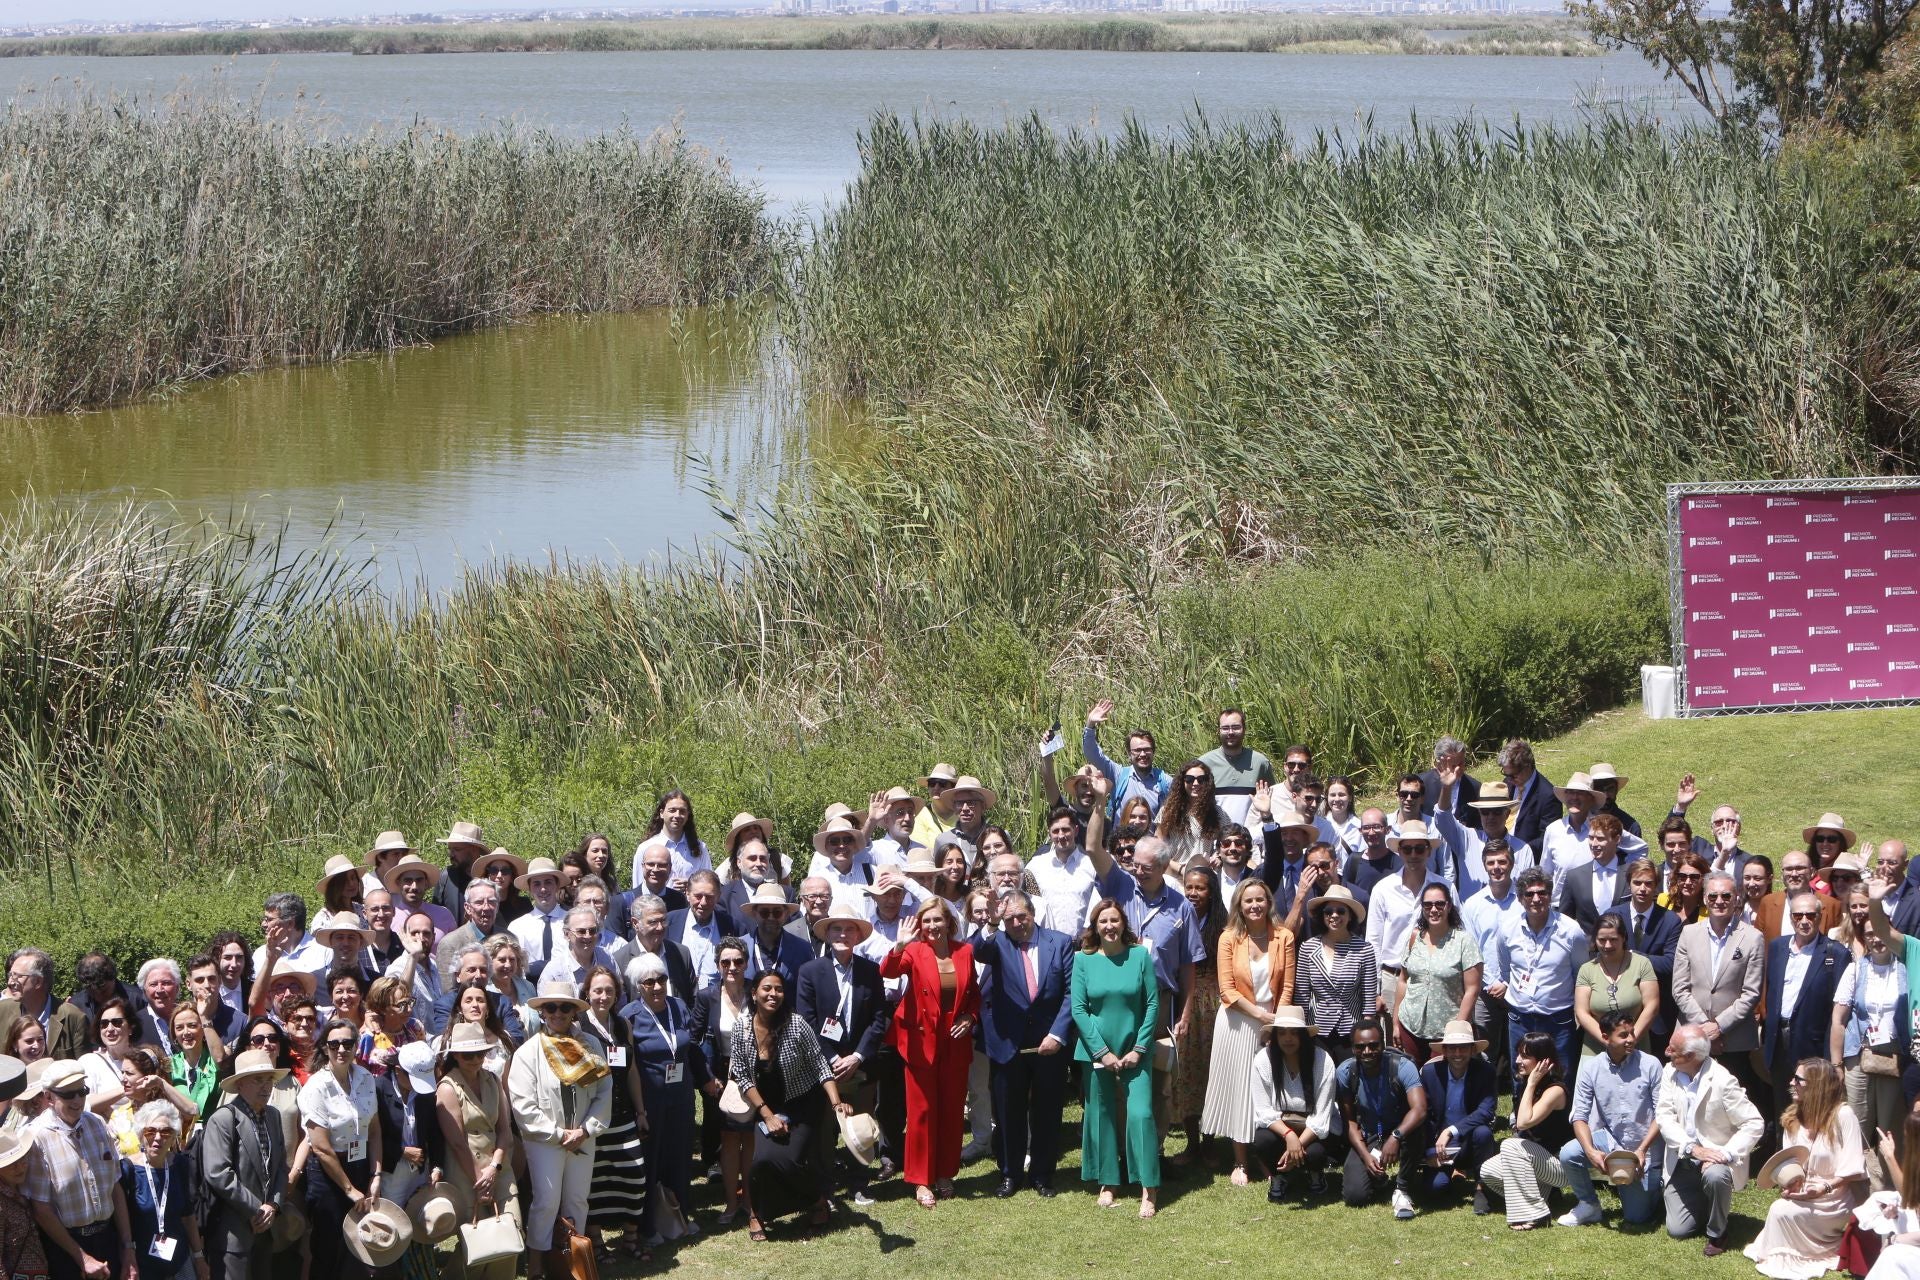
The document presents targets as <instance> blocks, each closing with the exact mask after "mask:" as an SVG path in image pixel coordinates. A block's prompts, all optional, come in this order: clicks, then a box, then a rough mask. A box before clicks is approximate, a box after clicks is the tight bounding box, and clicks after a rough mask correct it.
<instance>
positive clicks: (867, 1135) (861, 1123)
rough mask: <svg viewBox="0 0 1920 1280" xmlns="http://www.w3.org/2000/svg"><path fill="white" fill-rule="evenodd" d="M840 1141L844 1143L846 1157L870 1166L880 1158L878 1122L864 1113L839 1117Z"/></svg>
mask: <svg viewBox="0 0 1920 1280" xmlns="http://www.w3.org/2000/svg"><path fill="white" fill-rule="evenodd" d="M840 1140H841V1141H842V1142H844V1143H846V1146H847V1154H848V1155H850V1156H852V1157H853V1158H854V1159H855V1160H858V1161H859V1162H860V1163H861V1164H864V1165H871V1164H872V1163H873V1162H874V1161H875V1160H876V1159H878V1158H879V1156H880V1122H879V1121H878V1120H875V1119H874V1118H873V1117H872V1116H870V1115H868V1114H867V1113H866V1112H864V1111H862V1112H859V1113H857V1114H855V1115H850V1116H841V1117H840Z"/></svg>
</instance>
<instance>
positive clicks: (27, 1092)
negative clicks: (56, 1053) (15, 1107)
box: [15, 1058, 53, 1102]
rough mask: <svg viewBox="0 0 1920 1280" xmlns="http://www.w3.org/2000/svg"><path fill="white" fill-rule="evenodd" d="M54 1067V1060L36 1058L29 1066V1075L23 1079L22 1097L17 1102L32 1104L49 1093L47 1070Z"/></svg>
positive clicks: (21, 1082)
mask: <svg viewBox="0 0 1920 1280" xmlns="http://www.w3.org/2000/svg"><path fill="white" fill-rule="evenodd" d="M52 1065H53V1059H52V1058H35V1059H34V1060H33V1061H32V1062H29V1063H28V1064H27V1073H26V1075H25V1076H24V1077H22V1078H21V1081H20V1084H21V1088H20V1096H19V1097H18V1098H16V1099H15V1101H17V1102H31V1101H33V1100H34V1099H35V1098H38V1097H39V1096H41V1095H42V1094H44V1093H45V1092H46V1091H47V1086H46V1079H47V1068H48V1067H51V1066H52Z"/></svg>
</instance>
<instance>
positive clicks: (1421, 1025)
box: [1400, 929, 1481, 1040]
mask: <svg viewBox="0 0 1920 1280" xmlns="http://www.w3.org/2000/svg"><path fill="white" fill-rule="evenodd" d="M1480 962H1481V957H1480V945H1479V944H1478V943H1476V942H1475V941H1474V940H1473V935H1472V934H1471V933H1469V932H1467V931H1466V930H1465V929H1450V930H1448V931H1447V940H1446V941H1445V942H1443V943H1441V944H1440V945H1439V946H1437V947H1436V946H1433V945H1432V944H1430V943H1429V942H1428V941H1427V935H1426V931H1425V930H1421V931H1419V932H1416V933H1415V934H1414V936H1413V943H1412V945H1410V946H1409V947H1408V948H1407V958H1406V959H1405V960H1404V961H1402V962H1401V966H1402V968H1404V969H1405V970H1406V975H1407V998H1406V999H1405V1000H1402V1001H1401V1002H1400V1025H1401V1026H1403V1027H1405V1028H1406V1029H1407V1034H1408V1035H1410V1036H1417V1037H1419V1038H1420V1039H1422V1040H1438V1039H1439V1038H1440V1036H1441V1033H1443V1032H1444V1031H1446V1029H1447V1024H1448V1023H1449V1022H1451V1021H1453V1020H1454V1019H1455V1018H1457V1017H1459V1016H1460V997H1461V996H1463V995H1465V994H1466V989H1467V970H1469V969H1471V968H1473V966H1475V965H1477V964H1479V963H1480Z"/></svg>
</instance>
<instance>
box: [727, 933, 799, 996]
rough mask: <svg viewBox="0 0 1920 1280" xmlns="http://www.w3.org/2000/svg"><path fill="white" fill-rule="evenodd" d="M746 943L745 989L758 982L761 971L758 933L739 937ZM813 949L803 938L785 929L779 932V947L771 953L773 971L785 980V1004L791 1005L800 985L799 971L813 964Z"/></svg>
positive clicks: (750, 988)
mask: <svg viewBox="0 0 1920 1280" xmlns="http://www.w3.org/2000/svg"><path fill="white" fill-rule="evenodd" d="M740 936H741V937H742V938H744V939H746V942H747V989H748V990H749V991H751V990H752V989H753V984H754V983H755V982H756V981H758V980H759V977H760V973H761V970H762V965H761V955H760V939H759V937H758V932H757V931H755V932H754V933H743V934H741V935H740ZM813 958H814V957H813V948H812V947H810V946H808V945H807V940H806V939H805V938H801V937H796V936H795V935H793V934H791V933H788V932H787V931H786V930H785V929H782V930H780V942H779V946H778V947H777V948H776V949H775V951H774V952H773V956H772V959H773V965H772V967H773V968H774V969H777V970H779V972H780V976H781V977H783V978H785V979H786V980H787V1003H788V1004H789V1005H791V1004H792V1003H793V997H794V992H795V990H796V989H797V988H798V987H799V985H800V971H801V970H802V969H804V968H806V967H807V966H808V965H810V964H812V963H813Z"/></svg>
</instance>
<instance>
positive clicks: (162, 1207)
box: [140, 1164, 173, 1240]
mask: <svg viewBox="0 0 1920 1280" xmlns="http://www.w3.org/2000/svg"><path fill="white" fill-rule="evenodd" d="M140 1171H141V1172H142V1173H144V1174H146V1176H147V1199H149V1200H151V1201H153V1220H154V1231H153V1234H154V1235H155V1236H156V1237H157V1238H159V1239H161V1240H165V1239H166V1238H167V1190H168V1188H169V1186H170V1185H171V1183H172V1182H173V1176H172V1174H171V1173H170V1172H169V1171H168V1170H165V1169H163V1170H161V1171H160V1189H159V1190H158V1191H156V1190H154V1187H153V1166H152V1165H150V1164H143V1165H141V1166H140Z"/></svg>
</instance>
